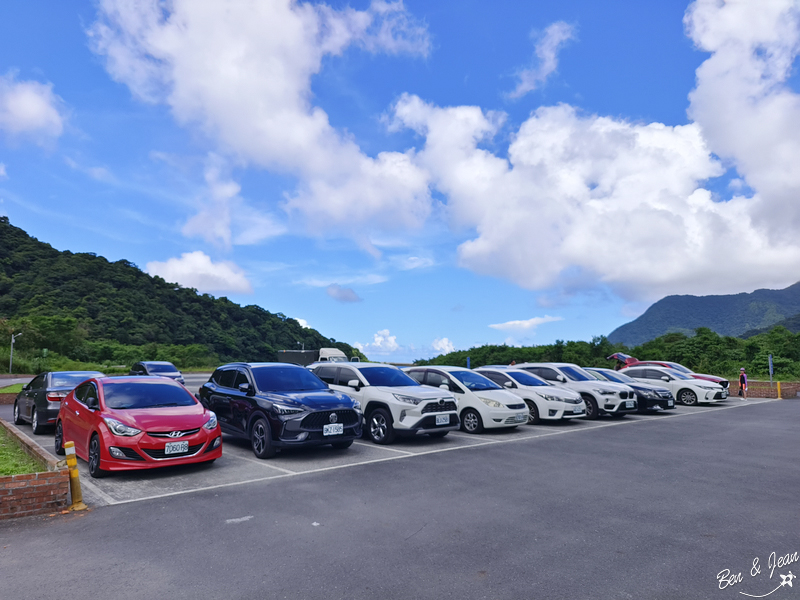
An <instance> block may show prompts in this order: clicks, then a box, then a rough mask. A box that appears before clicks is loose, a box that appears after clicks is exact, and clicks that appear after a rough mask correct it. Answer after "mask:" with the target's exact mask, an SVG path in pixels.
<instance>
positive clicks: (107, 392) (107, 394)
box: [103, 380, 197, 409]
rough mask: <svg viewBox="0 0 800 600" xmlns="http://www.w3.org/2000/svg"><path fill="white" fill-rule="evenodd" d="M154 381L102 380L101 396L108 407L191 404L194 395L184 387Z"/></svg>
mask: <svg viewBox="0 0 800 600" xmlns="http://www.w3.org/2000/svg"><path fill="white" fill-rule="evenodd" d="M162 382H163V380H161V381H159V380H154V381H119V382H104V383H103V397H104V398H105V401H106V406H107V407H108V408H116V409H125V408H158V407H161V406H192V405H193V404H197V400H195V398H194V396H192V394H191V393H189V392H188V391H187V390H186V389H185V388H184V387H182V386H180V385H177V384H174V383H166V382H163V383H162Z"/></svg>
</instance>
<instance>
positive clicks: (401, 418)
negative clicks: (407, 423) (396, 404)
mask: <svg viewBox="0 0 800 600" xmlns="http://www.w3.org/2000/svg"><path fill="white" fill-rule="evenodd" d="M405 418H406V411H404V410H401V411H400V420H401V421H402V420H403V419H405Z"/></svg>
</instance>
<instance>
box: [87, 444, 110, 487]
mask: <svg viewBox="0 0 800 600" xmlns="http://www.w3.org/2000/svg"><path fill="white" fill-rule="evenodd" d="M102 450H103V449H102V445H101V444H100V438H99V437H98V435H97V434H94V435H93V436H92V440H91V441H90V442H89V475H91V476H92V477H93V478H94V479H101V478H103V477H105V476H106V475H108V472H107V471H103V469H101V468H100V453H101V452H102Z"/></svg>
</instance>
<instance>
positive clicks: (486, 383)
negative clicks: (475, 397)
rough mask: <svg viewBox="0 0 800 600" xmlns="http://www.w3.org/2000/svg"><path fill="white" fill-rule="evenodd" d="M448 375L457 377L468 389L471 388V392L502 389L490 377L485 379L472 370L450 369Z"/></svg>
mask: <svg viewBox="0 0 800 600" xmlns="http://www.w3.org/2000/svg"><path fill="white" fill-rule="evenodd" d="M450 375H452V376H453V377H455V378H456V379H458V380H459V381H460V382H461V383H463V384H464V385H465V386H466V388H467V389H468V390H472V391H473V392H480V391H482V390H500V389H503V388H501V387H500V386H499V385H497V384H496V383H495V382H494V381H492V380H491V379H487V378H486V377H484V376H483V375H480V374H479V373H474V372H473V371H451V373H450Z"/></svg>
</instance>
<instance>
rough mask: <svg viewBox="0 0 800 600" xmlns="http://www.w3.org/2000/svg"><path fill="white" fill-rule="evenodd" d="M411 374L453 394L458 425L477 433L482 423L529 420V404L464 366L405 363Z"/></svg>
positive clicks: (512, 424)
mask: <svg viewBox="0 0 800 600" xmlns="http://www.w3.org/2000/svg"><path fill="white" fill-rule="evenodd" d="M405 371H406V373H408V374H409V375H410V376H411V377H413V378H414V379H416V380H417V381H419V382H420V383H422V384H423V385H427V386H431V387H434V388H440V389H445V390H449V391H451V392H453V393H455V394H456V397H457V398H458V407H459V410H460V411H461V413H460V414H461V428H462V429H463V430H464V431H466V432H467V433H480V432H481V431H483V429H484V427H486V428H488V427H516V426H517V425H523V424H525V423H527V422H528V407H527V406H525V403H524V402H523V401H522V400H520V399H519V398H518V397H517V396H515V395H514V394H512V393H511V392H510V391H508V390H506V389H503V388H501V387H500V386H499V385H497V384H496V383H495V382H493V381H492V380H491V379H487V378H486V377H484V376H483V375H481V374H480V373H476V372H475V371H472V370H470V369H465V368H464V367H439V366H436V367H407V368H406V369H405Z"/></svg>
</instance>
